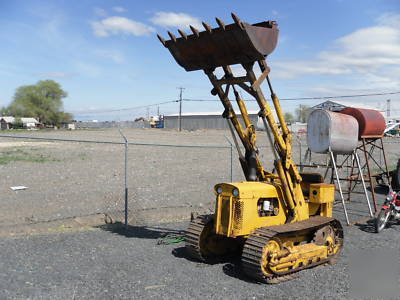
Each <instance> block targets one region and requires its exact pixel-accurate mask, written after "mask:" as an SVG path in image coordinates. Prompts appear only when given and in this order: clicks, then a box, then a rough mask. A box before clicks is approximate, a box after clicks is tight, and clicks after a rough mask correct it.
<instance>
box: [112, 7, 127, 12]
mask: <svg viewBox="0 0 400 300" xmlns="http://www.w3.org/2000/svg"><path fill="white" fill-rule="evenodd" d="M113 10H115V11H116V12H119V13H123V12H126V9H125V8H123V7H121V6H114V7H113Z"/></svg>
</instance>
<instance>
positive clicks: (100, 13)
mask: <svg viewBox="0 0 400 300" xmlns="http://www.w3.org/2000/svg"><path fill="white" fill-rule="evenodd" d="M93 12H94V14H95V15H96V16H99V17H105V16H107V11H106V10H105V9H104V8H100V7H95V8H93Z"/></svg>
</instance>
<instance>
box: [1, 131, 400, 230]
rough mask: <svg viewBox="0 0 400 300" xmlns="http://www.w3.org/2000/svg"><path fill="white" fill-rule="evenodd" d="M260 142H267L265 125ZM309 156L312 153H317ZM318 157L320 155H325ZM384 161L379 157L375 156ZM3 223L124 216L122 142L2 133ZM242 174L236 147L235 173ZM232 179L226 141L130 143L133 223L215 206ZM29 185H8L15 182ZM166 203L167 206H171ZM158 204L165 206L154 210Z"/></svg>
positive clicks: (136, 135) (177, 137) (188, 138)
mask: <svg viewBox="0 0 400 300" xmlns="http://www.w3.org/2000/svg"><path fill="white" fill-rule="evenodd" d="M8 133H11V134H13V135H28V136H40V137H49V138H62V139H74V140H75V139H76V140H92V141H96V140H97V141H114V142H121V141H122V138H121V136H120V134H119V132H118V130H116V129H107V130H75V131H29V132H28V131H25V132H8ZM124 133H125V135H126V136H127V138H128V140H129V141H130V142H136V143H151V144H154V143H158V144H173V145H199V146H200V145H201V146H205V145H206V146H207V145H208V146H223V147H227V146H228V145H229V144H228V142H227V141H226V138H225V136H229V132H225V131H218V130H215V131H196V132H181V133H179V132H176V131H163V130H157V129H147V130H146V129H143V130H142V129H125V130H124ZM258 141H259V144H260V145H266V144H267V138H266V136H265V133H264V132H260V133H259V136H258ZM301 141H302V151H301V152H300V148H299V142H298V139H297V138H295V139H294V150H293V153H294V158H295V160H296V161H299V160H300V154H302V155H304V152H305V149H306V143H305V137H304V136H303V137H302V138H301ZM386 142H390V143H387V144H386V152H387V156H388V158H389V165H391V166H394V165H395V163H396V160H397V157H398V151H397V148H398V144H393V143H392V142H397V141H396V140H387V141H386ZM260 154H261V157H262V160H263V161H264V162H265V163H266V165H267V168H271V167H272V155H271V151H270V148H265V147H260ZM314 157H316V156H315V155H314ZM319 159H321V160H323V158H322V157H320V158H319ZM377 160H380V161H382V158H379V157H378V158H377ZM0 171H1V174H2V180H1V181H0V193H1V196H0V204H1V207H2V210H1V211H0V226H1V225H11V224H26V223H28V224H29V223H36V222H42V221H49V220H57V219H63V218H68V217H74V216H86V215H93V214H97V213H108V214H110V215H112V216H113V218H115V219H117V220H122V217H123V208H124V206H123V199H124V147H123V145H113V144H99V143H76V142H61V141H44V140H28V139H7V138H1V137H0ZM238 180H243V176H242V174H241V170H240V166H239V163H238V160H237V156H236V153H235V151H234V157H233V181H238ZM224 181H230V149H229V148H190V147H166V146H158V147H157V146H143V145H130V146H129V152H128V188H129V208H130V212H131V213H130V218H131V219H130V223H131V224H138V223H143V222H145V221H149V222H155V221H160V220H161V221H162V220H163V221H168V220H173V219H180V218H182V217H184V216H187V214H188V212H189V211H190V210H197V209H203V210H206V209H212V208H213V203H212V200H213V198H214V195H213V192H212V188H213V186H214V185H215V184H216V183H219V182H224ZM21 185H22V186H26V187H28V188H27V189H26V190H22V191H12V190H11V189H10V187H12V186H21ZM168 208H169V209H168ZM160 211H162V213H158V214H157V212H160Z"/></svg>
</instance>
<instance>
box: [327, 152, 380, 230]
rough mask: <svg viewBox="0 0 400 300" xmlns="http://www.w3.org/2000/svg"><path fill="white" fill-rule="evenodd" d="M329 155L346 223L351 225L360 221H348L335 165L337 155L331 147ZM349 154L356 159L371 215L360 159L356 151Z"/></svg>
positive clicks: (370, 210) (371, 214)
mask: <svg viewBox="0 0 400 300" xmlns="http://www.w3.org/2000/svg"><path fill="white" fill-rule="evenodd" d="M329 155H330V158H331V164H332V167H333V171H334V172H335V177H336V181H337V185H338V188H339V193H340V198H341V200H342V205H343V211H344V215H345V217H346V222H347V225H352V224H355V223H359V222H361V221H356V222H354V223H350V220H349V215H348V213H347V208H346V202H345V200H344V197H343V191H342V185H341V183H340V178H339V173H338V169H337V165H336V157H337V156H336V154H334V153H333V152H332V151H331V149H329ZM351 155H352V158H353V159H354V160H355V161H356V164H357V168H358V172H359V175H360V178H361V182H362V185H363V189H364V194H365V199H366V200H367V204H368V209H369V214H370V216H371V217H373V216H374V214H373V212H372V208H371V203H370V201H369V197H368V192H367V187H366V185H365V181H364V176H363V173H362V169H361V164H360V159H359V157H358V154H357V152H356V151H353V153H352V154H351Z"/></svg>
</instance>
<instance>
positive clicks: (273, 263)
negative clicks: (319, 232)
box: [261, 235, 340, 277]
mask: <svg viewBox="0 0 400 300" xmlns="http://www.w3.org/2000/svg"><path fill="white" fill-rule="evenodd" d="M284 239H285V241H284V242H283V243H282V242H281V241H280V240H279V239H271V240H269V241H268V242H267V243H266V245H265V246H264V248H263V253H262V262H261V264H262V271H263V273H264V275H265V276H267V277H268V276H273V275H275V274H277V273H284V272H290V271H291V270H295V269H299V268H303V267H307V266H308V265H312V264H316V263H318V262H319V261H321V260H325V259H327V258H329V257H333V256H334V255H336V254H337V253H338V252H339V251H340V245H338V244H336V243H335V240H334V237H333V236H331V235H328V236H326V237H325V239H324V243H323V244H322V245H321V244H318V245H317V244H315V243H313V242H310V241H309V237H307V236H306V235H305V236H296V237H284ZM301 242H305V243H302V244H299V243H301ZM295 244H297V245H295Z"/></svg>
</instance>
